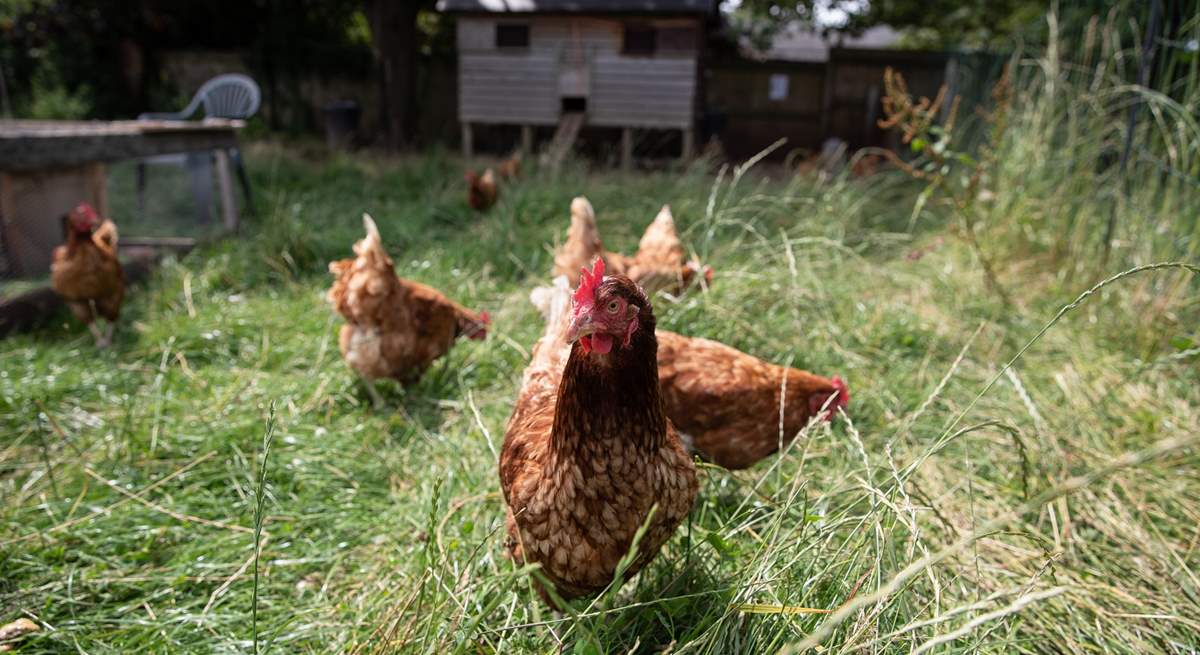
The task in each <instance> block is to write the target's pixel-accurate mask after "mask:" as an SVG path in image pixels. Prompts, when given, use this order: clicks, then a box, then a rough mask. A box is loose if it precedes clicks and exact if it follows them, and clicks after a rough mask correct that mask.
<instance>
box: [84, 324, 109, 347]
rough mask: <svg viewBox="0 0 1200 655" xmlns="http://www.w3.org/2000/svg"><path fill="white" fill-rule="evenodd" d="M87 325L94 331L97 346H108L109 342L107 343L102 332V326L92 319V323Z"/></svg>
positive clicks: (89, 329)
mask: <svg viewBox="0 0 1200 655" xmlns="http://www.w3.org/2000/svg"><path fill="white" fill-rule="evenodd" d="M87 326H88V331H89V332H91V333H92V338H93V339H95V340H96V347H97V348H104V347H107V346H108V344H107V343H105V340H104V334H103V333H102V332H100V328H98V327H96V322H95V321H91V322H90V323H88V324H87Z"/></svg>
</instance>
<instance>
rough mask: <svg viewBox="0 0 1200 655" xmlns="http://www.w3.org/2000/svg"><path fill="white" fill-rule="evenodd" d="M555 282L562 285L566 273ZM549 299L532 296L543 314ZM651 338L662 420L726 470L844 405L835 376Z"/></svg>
mask: <svg viewBox="0 0 1200 655" xmlns="http://www.w3.org/2000/svg"><path fill="white" fill-rule="evenodd" d="M558 279H559V280H562V281H563V282H562V284H563V285H565V284H566V278H565V277H560V278H558ZM554 297H555V294H554V289H553V288H552V287H540V288H538V289H535V290H534V291H533V293H532V294H530V300H531V301H532V302H533V304H534V305H535V306H537V308H538V309H539V310H540V311H541V312H542V315H543V316H546V317H549V316H550V315H551V314H552V307H551V301H552V300H553V298H554ZM655 336H656V337H657V340H658V356H657V360H658V379H659V387H660V388H661V389H662V395H663V405H664V407H665V408H666V413H667V418H668V419H670V421H671V423H672V425H674V426H675V429H676V430H678V432H679V437H680V439H682V440H683V442H684V443H685V444H686V445H687V446H688V448H689V450H692V451H695V452H698V453H699V454H700V455H702V456H703V457H704V458H705V459H707V460H709V461H711V462H713V463H715V464H718V465H720V466H723V467H725V468H728V469H741V468H746V467H749V466H751V465H753V464H755V463H756V462H758V461H760V460H762V459H763V458H765V457H767V456H769V455H771V454H772V453H775V452H776V451H778V450H779V449H780V448H781V447H782V446H783V445H785V444H787V443H789V442H790V441H791V440H792V439H794V438H795V437H796V435H797V433H799V432H800V430H801V429H802V428H804V427H805V426H806V425H808V423H809V422H810V421H814V420H833V417H834V415H835V414H836V413H837V412H838V410H845V409H846V408H847V407H848V406H849V403H850V391H849V390H848V389H847V388H846V383H845V382H843V381H842V379H841V378H840V377H838V376H834V377H833V378H832V379H830V378H824V377H821V376H819V375H813V374H812V373H809V372H808V371H802V370H800V369H795V368H788V367H785V366H777V365H775V364H770V363H768V362H764V361H762V360H760V359H758V358H756V357H753V356H751V355H747V354H746V353H744V352H741V351H740V350H737V349H735V348H731V347H729V346H726V345H725V344H722V343H717V342H716V341H710V340H708V339H701V338H698V337H685V336H682V335H679V334H676V333H674V332H668V331H667V330H657V331H655ZM781 399H782V400H781ZM781 405H782V412H781V411H780V409H781ZM781 416H782V425H781V421H780V419H781Z"/></svg>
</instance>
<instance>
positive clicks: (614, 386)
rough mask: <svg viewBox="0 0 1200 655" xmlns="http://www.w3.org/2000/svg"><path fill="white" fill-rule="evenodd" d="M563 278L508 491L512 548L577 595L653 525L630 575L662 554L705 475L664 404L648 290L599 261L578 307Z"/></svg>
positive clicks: (609, 572)
mask: <svg viewBox="0 0 1200 655" xmlns="http://www.w3.org/2000/svg"><path fill="white" fill-rule="evenodd" d="M559 279H560V281H561V282H560V283H559V285H558V286H557V287H555V288H554V289H553V290H551V292H550V293H551V294H553V295H554V297H553V298H551V299H550V300H549V301H548V303H547V304H548V305H549V311H548V317H547V322H546V333H545V335H544V336H543V337H542V338H541V340H539V341H538V342H537V344H536V345H535V346H534V348H533V357H532V360H531V362H530V364H529V366H528V367H527V368H526V369H525V376H524V381H523V383H522V385H521V390H520V392H519V394H518V396H517V402H516V406H515V407H514V409H513V414H512V417H511V418H510V419H509V422H508V428H507V430H506V432H505V435H504V448H503V451H502V452H501V454H500V486H501V488H502V490H503V492H504V499H505V501H506V502H507V504H508V512H507V519H506V520H507V527H508V539H507V541H506V547H507V550H508V553H509V555H510V556H511V557H512V558H513V559H514V560H515V561H516V562H518V563H532V562H537V563H538V564H540V565H541V567H542V569H541V570H542V573H543V574H544V575H545V577H546V578H547V579H548V581H549V582H550V584H551V585H552V586H553V588H554V591H555V592H556V594H557V595H558V596H559V597H561V598H563V599H565V600H569V599H572V598H577V597H580V596H585V595H590V594H595V593H597V592H599V591H601V590H603V589H604V588H605V587H606V586H608V585H609V583H611V582H613V576H614V574H615V573H616V569H617V564H618V562H619V561H620V560H621V559H622V557H624V556H625V555H626V553H627V552H629V551H630V549H631V547H632V545H633V537H634V534H635V533H636V532H637V531H638V529H639V528H640V527H641V526H642V525H643V524H646V525H647V531H646V533H645V534H644V536H643V537H642V539H641V541H640V542H639V544H638V550H637V555H636V557H635V558H634V561H633V563H632V565H631V566H630V568H629V569H627V571H626V575H628V576H632V575H634V574H636V573H637V572H638V571H639V570H640V569H641V568H642V567H643V566H645V565H646V563H648V562H649V561H650V560H651V559H653V558H654V556H655V555H656V554H657V553H658V551H659V549H660V548H661V547H662V545H663V543H665V542H666V541H667V539H668V538H670V536H671V535H672V534H673V533H674V532H675V529H676V528H677V527H678V526H679V523H680V522H681V521H682V520H683V519H684V517H686V516H687V513H688V511H689V510H690V508H691V506H692V502H693V500H694V499H695V497H696V492H697V490H698V482H697V480H696V471H695V467H694V465H693V464H692V461H691V458H690V457H689V455H688V454H687V451H686V450H685V449H684V447H683V444H682V443H681V442H680V441H679V437H678V436H677V434H676V432H675V429H674V428H673V427H672V426H671V423H670V421H668V420H667V418H666V415H665V413H664V410H663V401H662V396H661V393H660V391H659V386H658V366H657V362H656V355H655V352H656V350H657V341H656V340H655V336H654V326H655V320H654V311H653V309H652V308H651V306H650V302H649V301H648V300H647V298H646V296H645V294H644V293H642V291H641V290H640V289H639V288H638V287H637V285H635V284H634V283H633V282H632V281H630V280H629V278H626V277H624V276H621V275H611V276H607V277H604V262H603V260H598V261H597V263H596V265H595V267H594V268H593V270H592V272H590V273H588V274H586V275H584V276H583V280H582V282H581V284H580V285H579V289H578V290H577V291H576V293H575V296H574V304H573V308H572V305H571V303H569V302H568V298H567V295H568V293H569V292H568V291H567V286H566V280H565V279H564V278H559ZM652 511H653V515H651V512H652ZM539 591H540V592H541V594H542V596H543V598H545V599H546V600H547V601H550V599H551V598H552V597H551V595H550V594H549V593H548V590H547V589H544V588H541V587H540V586H539Z"/></svg>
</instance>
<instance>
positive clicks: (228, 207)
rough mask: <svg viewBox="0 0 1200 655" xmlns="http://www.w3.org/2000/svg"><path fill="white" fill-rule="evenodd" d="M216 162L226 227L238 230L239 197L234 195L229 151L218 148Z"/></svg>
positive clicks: (230, 229)
mask: <svg viewBox="0 0 1200 655" xmlns="http://www.w3.org/2000/svg"><path fill="white" fill-rule="evenodd" d="M213 154H214V155H216V159H215V163H216V169H217V187H218V188H219V190H220V192H221V214H222V215H223V216H224V218H225V229H226V230H229V231H230V232H236V231H237V229H238V225H239V223H241V218H240V217H239V216H238V207H237V198H236V197H235V196H234V195H233V176H232V175H230V173H229V152H228V151H226V150H225V149H223V148H222V149H220V150H217V151H216V152H214V153H213Z"/></svg>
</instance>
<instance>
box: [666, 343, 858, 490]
mask: <svg viewBox="0 0 1200 655" xmlns="http://www.w3.org/2000/svg"><path fill="white" fill-rule="evenodd" d="M656 334H657V336H658V370H659V383H660V385H661V387H662V391H663V401H664V405H665V406H666V410H667V416H668V418H670V419H671V421H672V422H673V423H674V424H675V427H676V428H677V429H678V430H679V432H680V435H681V437H683V438H684V440H685V441H687V442H690V444H691V445H692V446H693V447H694V448H695V450H697V451H699V452H700V453H702V454H703V455H704V456H705V457H707V458H708V459H710V460H712V461H713V462H715V463H717V464H720V465H721V466H724V467H726V468H731V469H736V468H745V467H747V466H750V465H752V464H754V463H755V462H757V461H759V460H760V459H762V458H764V457H766V456H768V455H770V454H771V453H774V452H775V451H776V450H778V449H779V447H780V446H781V445H782V444H785V443H787V442H789V441H791V440H792V439H793V438H794V437H795V436H796V434H797V433H798V432H799V431H800V430H801V429H802V428H803V427H804V426H805V424H806V423H807V422H808V421H809V420H810V419H811V418H813V417H814V416H815V415H816V414H817V413H818V412H820V411H821V408H822V406H824V405H828V408H827V409H830V408H832V409H836V407H838V406H844V404H843V403H844V401H845V400H846V390H845V385H844V384H843V383H841V381H840V380H839V379H837V378H834V379H832V380H831V379H828V378H823V377H820V376H817V375H813V374H811V373H808V372H807V371H801V370H799V369H794V368H786V367H783V366H776V365H774V364H770V363H767V362H764V361H762V360H760V359H758V358H756V357H753V356H751V355H747V354H746V353H743V352H741V351H739V350H736V349H734V348H731V347H729V346H726V345H724V344H721V343H717V342H716V341H710V340H708V339H700V338H695V337H685V336H681V335H678V334H675V333H673V332H667V331H665V330H658V331H657V332H656ZM835 393H837V394H838V396H837V397H836V398H835V399H833V400H830V397H831V396H833V395H834V394H835ZM781 398H782V399H783V401H782V405H783V411H782V415H783V416H782V426H781V425H780V419H781V411H780V404H781V400H780V399H781ZM827 401H828V402H827Z"/></svg>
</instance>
